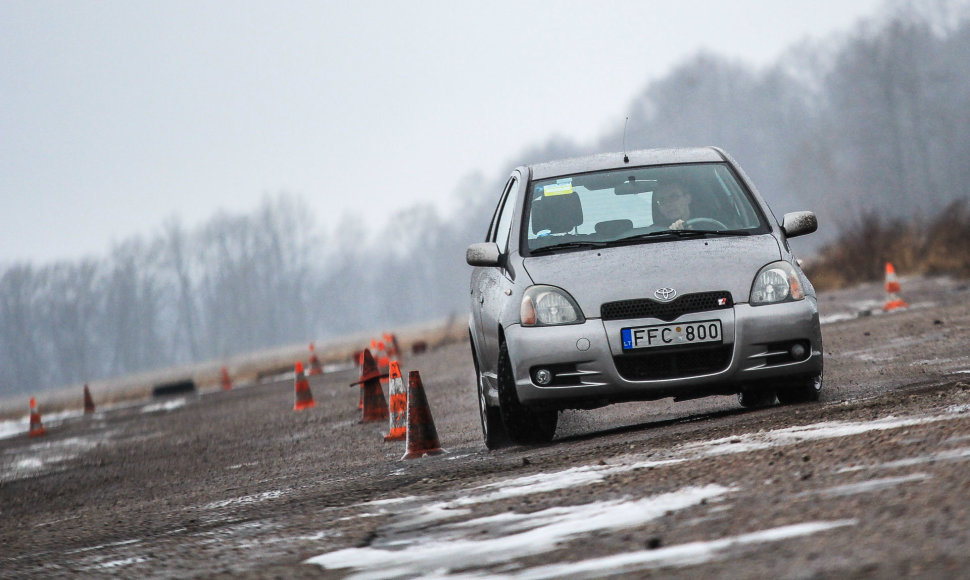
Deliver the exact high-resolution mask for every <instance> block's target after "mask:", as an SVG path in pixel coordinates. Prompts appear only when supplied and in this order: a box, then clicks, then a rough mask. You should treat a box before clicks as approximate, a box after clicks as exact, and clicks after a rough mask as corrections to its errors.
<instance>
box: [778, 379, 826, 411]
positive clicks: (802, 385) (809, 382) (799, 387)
mask: <svg viewBox="0 0 970 580" xmlns="http://www.w3.org/2000/svg"><path fill="white" fill-rule="evenodd" d="M821 392H822V374H821V373H819V374H818V376H814V377H805V378H801V379H798V380H797V381H796V382H795V384H792V385H785V386H784V387H782V388H780V389H778V401H779V402H780V403H781V404H782V405H795V404H798V403H814V402H816V401H818V398H819V395H820V394H821Z"/></svg>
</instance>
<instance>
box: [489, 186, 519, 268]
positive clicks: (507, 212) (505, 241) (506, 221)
mask: <svg viewBox="0 0 970 580" xmlns="http://www.w3.org/2000/svg"><path fill="white" fill-rule="evenodd" d="M518 184H519V180H518V179H517V178H515V177H513V178H512V179H510V180H509V184H508V185H507V186H506V187H505V201H504V203H503V204H502V209H500V210H499V214H498V225H497V226H495V229H494V231H493V234H492V237H491V238H490V239H489V241H491V242H495V243H496V244H498V249H499V251H501V252H502V253H503V254H504V253H506V252H508V249H509V231H510V230H511V229H512V214H514V213H515V206H516V203H515V202H516V199H517V197H516V194H517V193H518Z"/></svg>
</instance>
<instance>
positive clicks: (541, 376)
mask: <svg viewBox="0 0 970 580" xmlns="http://www.w3.org/2000/svg"><path fill="white" fill-rule="evenodd" d="M535 379H536V384H538V385H548V384H549V383H551V382H552V373H551V372H549V371H547V370H546V369H539V370H537V371H536V375H535Z"/></svg>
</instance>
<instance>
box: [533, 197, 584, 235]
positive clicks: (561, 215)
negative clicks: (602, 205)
mask: <svg viewBox="0 0 970 580" xmlns="http://www.w3.org/2000/svg"><path fill="white" fill-rule="evenodd" d="M582 223H583V204H582V203H581V202H580V201H579V196H578V195H576V194H575V193H568V194H565V195H547V196H543V197H540V198H539V199H537V200H536V201H535V202H533V204H532V233H533V234H537V233H539V232H541V231H542V230H549V231H550V232H551V233H553V234H561V233H564V232H568V231H569V230H571V229H573V228H575V227H576V226H578V225H580V224H582Z"/></svg>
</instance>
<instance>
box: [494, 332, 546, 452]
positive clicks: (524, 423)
mask: <svg viewBox="0 0 970 580" xmlns="http://www.w3.org/2000/svg"><path fill="white" fill-rule="evenodd" d="M498 398H499V403H500V404H499V412H500V414H501V416H502V424H503V425H504V426H505V433H506V434H507V435H508V436H509V439H511V440H512V442H513V443H517V444H519V445H528V444H530V443H548V442H549V441H552V438H553V436H555V434H556V424H557V423H558V422H559V411H558V410H556V409H536V408H533V407H527V406H525V405H523V404H522V403H520V402H519V396H518V394H517V393H516V392H515V375H513V373H512V361H511V359H510V358H509V350H508V347H507V346H506V345H505V342H504V341H503V342H502V345H501V347H500V352H499V357H498ZM479 404H481V403H479Z"/></svg>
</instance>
